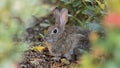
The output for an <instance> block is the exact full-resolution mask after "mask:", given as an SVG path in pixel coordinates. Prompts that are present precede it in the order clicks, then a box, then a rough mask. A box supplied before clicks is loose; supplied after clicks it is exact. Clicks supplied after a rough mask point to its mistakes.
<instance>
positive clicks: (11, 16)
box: [0, 0, 50, 68]
mask: <svg viewBox="0 0 120 68" xmlns="http://www.w3.org/2000/svg"><path fill="white" fill-rule="evenodd" d="M40 3H41V2H40V1H39V0H33V1H31V0H0V15H1V16H0V68H13V66H14V64H15V65H16V62H18V61H20V60H22V54H23V52H24V51H25V50H26V49H28V45H27V43H26V42H25V40H24V37H25V36H24V31H25V26H26V27H27V26H28V24H29V22H31V20H30V19H31V18H32V16H33V15H36V16H44V15H46V14H47V13H48V11H50V10H49V6H48V5H41V6H39V5H40ZM26 24H27V25H26Z"/></svg>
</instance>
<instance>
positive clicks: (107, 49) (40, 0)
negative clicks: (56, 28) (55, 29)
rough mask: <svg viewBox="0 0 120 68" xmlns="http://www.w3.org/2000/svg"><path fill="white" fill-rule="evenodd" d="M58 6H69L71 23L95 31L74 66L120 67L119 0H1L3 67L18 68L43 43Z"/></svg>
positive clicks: (0, 58) (0, 57)
mask: <svg viewBox="0 0 120 68" xmlns="http://www.w3.org/2000/svg"><path fill="white" fill-rule="evenodd" d="M56 7H57V8H58V9H61V8H67V9H68V10H69V23H67V25H68V26H80V27H83V28H84V29H89V30H91V31H92V32H91V33H90V35H89V38H90V41H91V45H92V46H91V51H90V52H89V53H85V54H84V55H83V56H82V57H81V59H80V61H79V64H78V65H75V66H71V67H73V68H120V53H119V52H120V8H119V7H120V0H0V68H17V67H18V64H17V63H18V62H20V61H21V60H22V59H23V58H22V57H23V53H24V51H26V50H28V49H29V48H30V47H34V46H36V45H39V44H41V42H42V37H43V36H44V34H45V33H46V30H47V28H48V27H49V25H50V24H53V23H54V22H53V21H54V20H53V18H52V11H53V10H54V9H55V8H56ZM33 43H34V44H33ZM31 45H34V46H31Z"/></svg>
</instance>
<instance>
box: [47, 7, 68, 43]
mask: <svg viewBox="0 0 120 68" xmlns="http://www.w3.org/2000/svg"><path fill="white" fill-rule="evenodd" d="M54 17H55V24H54V25H51V26H50V27H49V29H48V32H47V34H46V36H45V40H46V41H47V42H49V43H54V42H56V41H58V39H59V38H61V35H62V34H63V32H64V30H65V24H66V23H67V21H68V10H67V9H66V8H63V9H62V10H61V11H59V10H58V9H55V10H54Z"/></svg>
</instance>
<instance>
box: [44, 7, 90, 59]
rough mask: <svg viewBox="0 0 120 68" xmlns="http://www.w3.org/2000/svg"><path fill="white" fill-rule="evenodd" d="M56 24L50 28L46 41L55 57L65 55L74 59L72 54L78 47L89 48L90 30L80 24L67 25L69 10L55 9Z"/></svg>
mask: <svg viewBox="0 0 120 68" xmlns="http://www.w3.org/2000/svg"><path fill="white" fill-rule="evenodd" d="M54 17H55V24H54V25H51V26H50V27H49V28H48V31H47V33H46V35H45V38H44V41H46V42H47V43H48V44H49V45H46V46H47V48H48V50H49V52H50V54H51V55H53V56H55V57H65V58H67V59H68V60H71V59H72V55H74V54H77V53H74V52H75V51H76V50H77V49H78V48H81V49H85V50H89V38H88V33H89V31H87V30H84V29H83V28H81V27H80V26H79V27H77V26H71V27H70V26H69V27H66V26H65V25H66V23H67V21H68V10H67V9H66V8H62V10H61V11H59V10H58V9H55V10H54Z"/></svg>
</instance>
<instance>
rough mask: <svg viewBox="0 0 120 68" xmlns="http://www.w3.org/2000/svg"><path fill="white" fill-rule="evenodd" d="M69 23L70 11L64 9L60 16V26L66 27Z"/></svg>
mask: <svg viewBox="0 0 120 68" xmlns="http://www.w3.org/2000/svg"><path fill="white" fill-rule="evenodd" d="M67 21H68V10H67V9H66V8H63V9H62V10H61V14H60V26H62V27H65V24H66V23H67Z"/></svg>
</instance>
